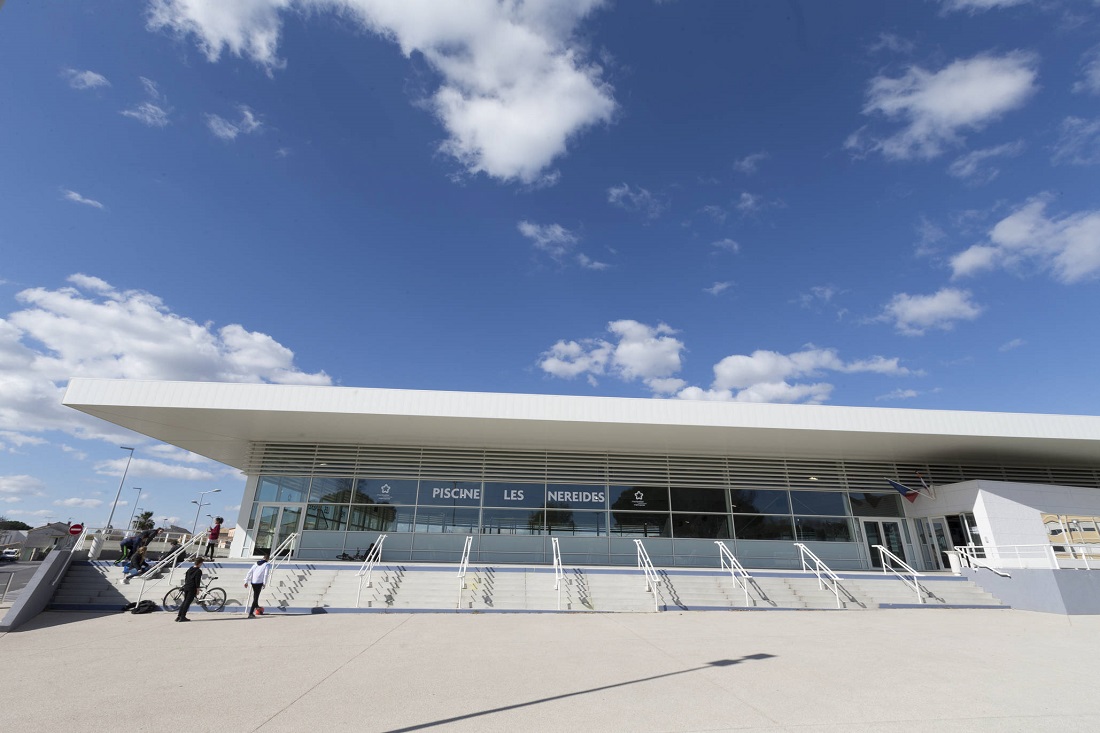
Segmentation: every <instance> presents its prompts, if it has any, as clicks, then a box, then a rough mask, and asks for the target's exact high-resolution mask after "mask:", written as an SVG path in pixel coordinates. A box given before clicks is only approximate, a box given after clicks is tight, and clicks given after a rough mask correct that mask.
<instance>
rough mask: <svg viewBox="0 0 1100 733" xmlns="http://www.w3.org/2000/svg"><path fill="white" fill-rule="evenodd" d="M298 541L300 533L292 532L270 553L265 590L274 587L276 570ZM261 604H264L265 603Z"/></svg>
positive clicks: (290, 554)
mask: <svg viewBox="0 0 1100 733" xmlns="http://www.w3.org/2000/svg"><path fill="white" fill-rule="evenodd" d="M200 536H201V535H196V539H198V537H200ZM297 541H298V533H297V532H291V533H290V534H288V535H287V536H286V538H285V539H284V540H283V541H282V542H280V543H279V546H278V547H276V548H275V549H274V550H272V551H271V552H269V553H268V556H267V557H268V563H269V564H270V565H271V568H270V569H269V570H268V571H267V583H266V584H264V590H267V589H268V588H273V587H274V585H273V583H272V581H274V579H275V571H276V570H278V569H279V566H280V565H282V564H283V563H285V562H286V561H287V560H290V559H291V556H292V555H293V554H294V550H295V549H297V548H296V547H295V543H296V542H297ZM283 553H285V554H286V556H285V557H284V558H282V559H281V560H280V559H279V555H281V554H283ZM269 596H270V594H269ZM260 605H261V606H262V605H263V604H260Z"/></svg>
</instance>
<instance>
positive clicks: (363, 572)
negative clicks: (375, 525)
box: [355, 535, 389, 608]
mask: <svg viewBox="0 0 1100 733" xmlns="http://www.w3.org/2000/svg"><path fill="white" fill-rule="evenodd" d="M388 536H389V535H379V537H378V539H376V540H375V541H374V545H373V546H372V547H371V548H370V549H369V550H367V557H366V559H364V560H363V564H362V565H360V566H359V572H358V573H356V575H358V576H359V592H358V593H356V594H355V607H356V608H359V596H361V595H362V594H363V579H364V577H365V578H366V581H367V587H368V588H370V587H371V579H370V575H371V573H373V572H374V564H375V563H376V562H378V558H380V557H381V556H382V543H383V542H385V541H386V537H388Z"/></svg>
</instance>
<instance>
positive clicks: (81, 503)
mask: <svg viewBox="0 0 1100 733" xmlns="http://www.w3.org/2000/svg"><path fill="white" fill-rule="evenodd" d="M119 503H121V502H119ZM53 504H54V506H68V507H74V506H77V507H81V508H82V509H95V508H96V507H98V506H101V505H102V504H103V502H102V501H100V500H99V499H83V498H81V497H73V498H70V499H58V500H56V501H54V503H53Z"/></svg>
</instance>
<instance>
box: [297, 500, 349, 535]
mask: <svg viewBox="0 0 1100 733" xmlns="http://www.w3.org/2000/svg"><path fill="white" fill-rule="evenodd" d="M347 523H348V508H347V507H346V506H341V505H339V504H310V505H309V506H308V507H306V523H305V526H304V527H303V529H319V530H328V531H335V530H341V529H344V528H345V527H346V526H347Z"/></svg>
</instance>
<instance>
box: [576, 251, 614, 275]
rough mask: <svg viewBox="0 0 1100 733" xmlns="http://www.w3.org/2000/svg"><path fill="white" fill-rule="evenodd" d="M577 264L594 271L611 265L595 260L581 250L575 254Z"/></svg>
mask: <svg viewBox="0 0 1100 733" xmlns="http://www.w3.org/2000/svg"><path fill="white" fill-rule="evenodd" d="M577 264H578V265H580V266H581V267H582V268H583V269H585V270H596V271H600V270H606V269H608V268H610V267H611V265H609V264H607V263H606V262H597V261H596V260H594V259H592V258H591V257H589V256H588V255H586V254H584V253H583V252H581V253H579V254H578V255H577Z"/></svg>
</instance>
